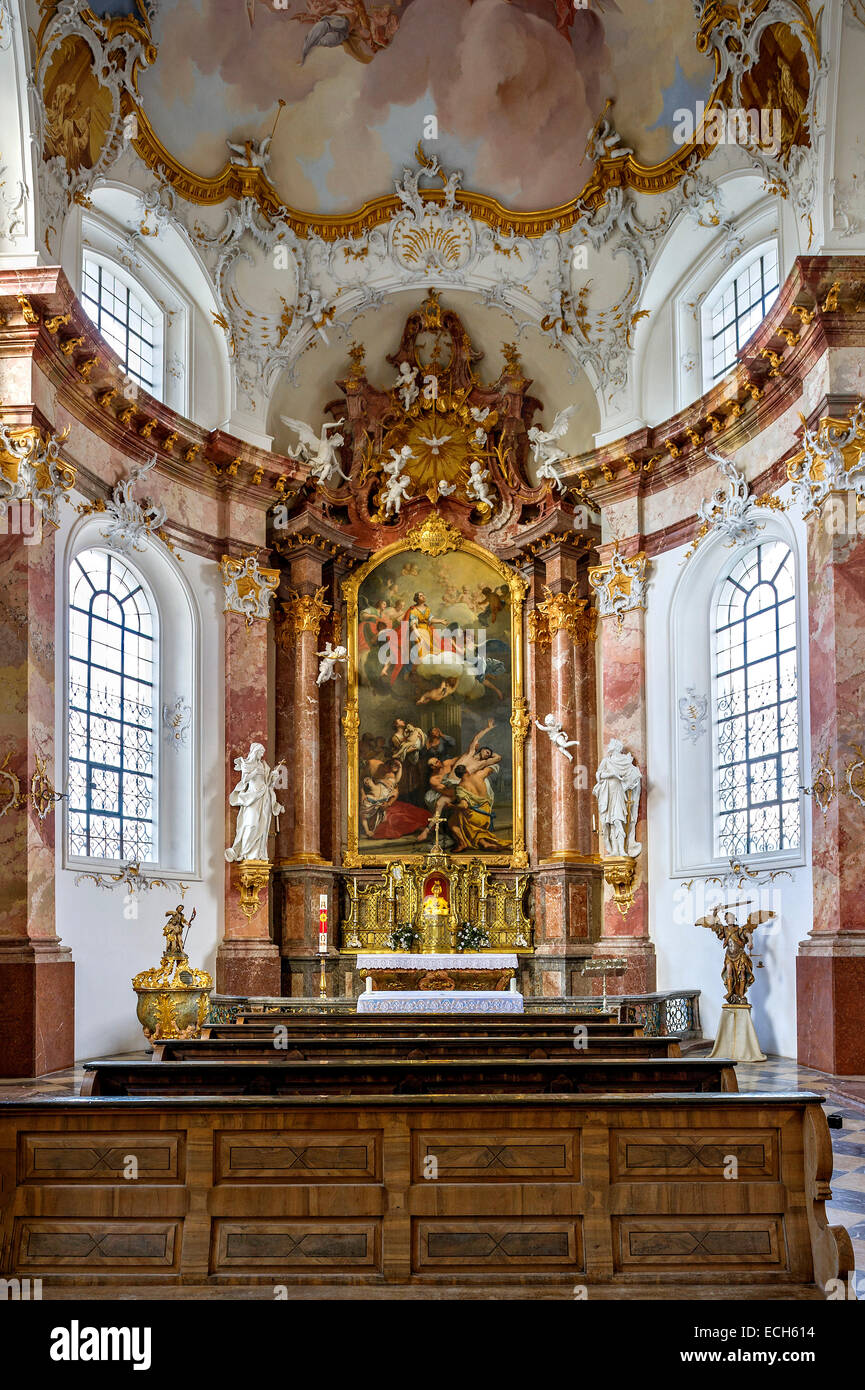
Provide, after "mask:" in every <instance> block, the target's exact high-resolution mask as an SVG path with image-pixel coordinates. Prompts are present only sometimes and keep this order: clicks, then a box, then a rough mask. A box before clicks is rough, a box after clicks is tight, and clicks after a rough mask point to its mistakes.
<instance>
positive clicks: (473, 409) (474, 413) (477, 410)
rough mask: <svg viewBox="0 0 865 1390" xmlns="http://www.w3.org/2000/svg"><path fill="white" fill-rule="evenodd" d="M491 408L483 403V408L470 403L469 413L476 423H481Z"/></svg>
mask: <svg viewBox="0 0 865 1390" xmlns="http://www.w3.org/2000/svg"><path fill="white" fill-rule="evenodd" d="M491 409H492V407H491V406H488V405H485V406H484V407H483V409H481V407H480V406H479V405H471V406H469V413H470V415H471V417H472V419H473V420H474V421H475V423H476V424H478V425H482V424H483V422H484V420H485V419H486V418H487V416H488V415H489V413H490V410H491Z"/></svg>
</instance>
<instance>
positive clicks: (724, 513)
mask: <svg viewBox="0 0 865 1390" xmlns="http://www.w3.org/2000/svg"><path fill="white" fill-rule="evenodd" d="M704 453H705V455H706V458H709V459H711V460H712V462H713V463H716V464H717V465H718V467H719V468H720V470H721V472H722V474H723V475H724V479H725V481H724V483H723V484H722V485H721V486H720V487H717V488H716V489H715V491H714V492H713V493H712V496H711V497H710V498H709V500H708V502H701V503H700V506H699V507H698V508H697V517H698V519H699V523H700V524H699V526H698V527H697V531H696V534H695V536H694V539H693V541H692V542H691V546H690V549H689V550H688V551H687V553H686V555H685V559H686V560H688V559H690V558H691V556H692V555H693V554H694V552H695V550H696V549H697V547H698V546H699V544H700V542H701V541H702V540H704V539H705V537H706V536H708V535H711V534H715V535H719V536H722V537H724V539H725V540H726V542H727V545H728V546H740V545H748V544H749V543H750V542H751V541H753V540H754V539H755V537H756V536H757V535H758V533H759V532H760V531H762V529H763V527H764V525H765V522H763V521H761V520H760V519H759V517H758V516H757V515H756V513H757V511H758V510H759V509H760V508H761V507H762V508H765V509H768V510H772V511H783V510H784V503H783V502H782V501H781V500H780V499H779V498H777V497H774V496H773V495H772V494H771V493H766V494H763V495H762V496H760V497H755V496H754V495H753V494H752V492H751V487H750V484H749V482H748V480H747V478H746V477H745V475H744V473H742V472H740V470H739V469H738V468H737V467H736V465H735V464H734V463H733V460H732V459H728V458H724V456H723V455H722V454H717V453H714V452H713V451H712V450H711V449H705V450H704Z"/></svg>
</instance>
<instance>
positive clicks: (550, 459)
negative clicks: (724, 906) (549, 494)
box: [529, 405, 577, 492]
mask: <svg viewBox="0 0 865 1390" xmlns="http://www.w3.org/2000/svg"><path fill="white" fill-rule="evenodd" d="M576 408H577V407H576V405H569V406H566V407H565V409H564V410H560V411H559V413H558V415H557V416H556V418H555V420H554V421H553V423H552V427H551V428H550V429H548V430H542V429H541V428H540V426H538V425H532V427H531V429H530V430H529V442H530V444H531V446H532V457H533V458H534V460H535V463H536V465H537V470H538V477H539V478H547V479H549V481H550V482H551V483H552V484H553V486H554V487H555V488H557V490H558V491H559V492H564V490H565V485H564V482H563V481H562V473H561V469H560V468H559V464H560V462H561V460H562V459H563V458H567V453H566V451H565V450H564V449H560V448H559V446H558V445H557V444H556V440H557V439H561V438H562V437H563V435H564V434H565V433H566V431H567V428H568V421H569V420H570V418H571V416H572V415H573V413H574V411H575V410H576Z"/></svg>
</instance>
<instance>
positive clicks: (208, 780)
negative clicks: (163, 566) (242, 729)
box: [56, 499, 225, 1059]
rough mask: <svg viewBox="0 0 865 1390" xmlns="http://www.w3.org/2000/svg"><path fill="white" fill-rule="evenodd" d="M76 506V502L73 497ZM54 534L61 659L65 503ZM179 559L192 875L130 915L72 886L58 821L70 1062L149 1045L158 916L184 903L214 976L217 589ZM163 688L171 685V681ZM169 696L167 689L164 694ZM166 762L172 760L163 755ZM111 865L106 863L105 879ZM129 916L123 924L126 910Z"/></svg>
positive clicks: (198, 950) (120, 903) (218, 826)
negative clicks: (189, 737)
mask: <svg viewBox="0 0 865 1390" xmlns="http://www.w3.org/2000/svg"><path fill="white" fill-rule="evenodd" d="M76 500H77V499H76ZM62 517H63V520H62V525H61V530H60V532H59V534H58V536H57V622H58V625H60V630H59V631H58V642H57V647H58V652H60V651H62V650H63V642H62V641H61V640H60V637H61V633H62V625H63V624H64V623H65V613H64V610H63V607H62V596H63V582H62V581H63V568H64V564H65V558H66V551H67V545H68V541H69V535H70V531H71V528H72V525H73V523H74V521H75V516H74V511H73V508H72V507H71V506H68V507H64V508H63V509H62ZM181 553H182V555H183V563H182V573H183V576H184V578H185V580H186V581H187V583H188V584H189V586H190V588H191V590H192V593H193V595H194V599H195V602H196V605H197V608H198V615H199V647H200V650H199V681H198V697H197V700H196V707H195V709H194V719H195V720H197V725H198V728H197V736H198V740H199V745H198V746H199V761H198V766H199V770H200V771H199V777H198V779H197V781H198V784H199V785H198V787H197V788H196V789H195V793H194V794H195V795H196V796H197V798H198V805H199V834H200V846H199V856H198V858H199V872H198V874H197V876H196V875H193V874H182V875H175V878H177V877H180V878H182V880H183V881H184V882H186V883H187V884H188V885H189V887H188V889H187V892H186V896H185V898H184V899H181V895H180V892H179V890H177V889H176V888H174V887H173V886H172V888H171V890H166V889H164V888H152V889H151V890H150V891H149V892H147V893H144V894H141V895H140V896H139V898H138V899H137V902H136V903H135V905H134V909H130V908H126V909H125V908H124V894H125V889H123V888H121V887H115V888H112V889H111V890H106V889H102V888H98V887H97V886H96V885H95V884H94V883H92V882H88V881H85V882H82V883H80V884H77V885H76V883H75V878H76V874H77V873H78V872H79V871H78V870H76V869H65V868H64V867H63V852H62V851H63V840H62V830H63V818H62V815H61V816H58V821H57V849H56V865H57V887H56V893H57V898H56V902H57V934H58V936H59V937H60V938H61V940H62V942H63V944H64V945H65V946H69V947H71V950H72V955H73V959H74V961H75V1055H76V1057H77V1058H81V1059H83V1058H87V1057H92V1056H99V1055H104V1054H111V1053H114V1052H120V1051H126V1050H129V1049H138V1048H143V1047H146V1046H147V1044H146V1041H145V1039H144V1035H143V1033H142V1031H141V1026H140V1024H139V1023H138V1020H137V1018H136V1014H135V1008H136V998H135V993H134V991H133V989H132V986H131V980H132V976H133V975H135V974H137V972H138V971H139V970H144V969H147V968H148V967H150V966H153V965H158V964H159V959H160V957H161V955H162V948H163V945H164V942H163V938H162V927H163V924H164V921H165V914H166V912H168V911H169V910H171V909H172V908H174V907H175V906H176V905H177V903H179V902H181V901H183V903H184V907H185V909H186V911H187V913H189V912H191V910H192V908H193V907H194V908H196V910H197V916H196V919H195V922H194V924H193V927H192V930H191V931H190V933H189V937H188V939H187V946H188V949H189V955H190V961H191V963H192V964H193V965H194V966H196V967H198V968H203V969H205V970H209V971H210V973H211V975H213V976H214V979H215V970H216V948H217V944H218V942H219V940H220V939H221V936H222V932H223V874H224V868H225V861H224V858H223V851H224V848H225V847H224V844H223V838H224V820H225V816H224V805H223V795H222V787H223V779H224V734H223V730H224V706H225V697H224V680H223V672H224V657H223V648H224V641H223V619H222V612H221V607H222V584H221V579H220V575H219V567H218V565H216V564H215V563H214V562H213V561H209V560H203V559H201V558H200V557H199V556H197V555H193V554H191V553H189V552H181ZM64 679H65V678H64V676H63V675H62V674H61V673H60V672H59V671H58V680H57V688H56V717H57V727H56V734H57V762H58V766H59V765H61V756H60V754H61V748H62V742H61V740H62V738H63V736H64V730H63V720H64ZM169 684H170V681H169ZM169 693H171V692H169ZM163 755H164V756H166V757H170V756H172V754H171V751H170V750H168V749H165V746H164V744H163ZM114 867H115V866H112V865H106V872H111V871H112V870H113V869H114ZM130 910H134V911H135V913H136V915H135V916H133V917H131V918H129V919H127V918H126V917H125V915H124V913H125V912H126V911H130Z"/></svg>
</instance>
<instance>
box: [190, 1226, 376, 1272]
mask: <svg viewBox="0 0 865 1390" xmlns="http://www.w3.org/2000/svg"><path fill="white" fill-rule="evenodd" d="M213 1226H214V1230H213V1246H212V1264H211V1269H212V1272H213V1273H214V1274H219V1273H227V1272H228V1271H229V1270H241V1269H247V1270H250V1271H255V1272H257V1273H262V1272H268V1271H270V1272H272V1273H274V1274H278V1273H279V1272H280V1271H286V1270H292V1269H328V1268H330V1269H346V1268H359V1269H366V1270H373V1269H374V1270H378V1269H380V1268H381V1231H380V1222H379V1221H377V1220H375V1219H369V1220H365V1221H354V1220H350V1219H346V1220H339V1221H334V1220H326V1219H319V1218H316V1217H314V1216H305V1217H299V1218H297V1219H289V1220H278V1219H269V1220H260V1221H259V1220H254V1221H230V1220H218V1221H214V1223H213Z"/></svg>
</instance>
